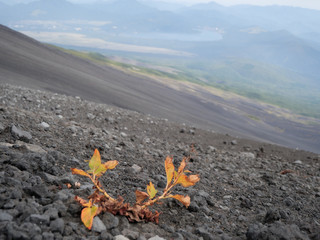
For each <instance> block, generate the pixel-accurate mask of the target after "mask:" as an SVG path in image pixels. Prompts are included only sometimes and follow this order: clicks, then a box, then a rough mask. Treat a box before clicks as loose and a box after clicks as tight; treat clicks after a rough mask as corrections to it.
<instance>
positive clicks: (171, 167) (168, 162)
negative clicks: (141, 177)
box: [164, 157, 174, 187]
mask: <svg viewBox="0 0 320 240" xmlns="http://www.w3.org/2000/svg"><path fill="white" fill-rule="evenodd" d="M164 165H165V169H166V174H167V187H168V186H169V184H170V183H171V181H172V178H173V173H174V165H173V162H172V157H167V158H166V161H165V162H164Z"/></svg>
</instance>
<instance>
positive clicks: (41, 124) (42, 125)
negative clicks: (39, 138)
mask: <svg viewBox="0 0 320 240" xmlns="http://www.w3.org/2000/svg"><path fill="white" fill-rule="evenodd" d="M40 126H41V127H42V128H43V129H49V128H50V125H49V124H48V123H46V122H42V123H40Z"/></svg>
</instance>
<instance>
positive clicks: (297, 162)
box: [293, 160, 302, 165]
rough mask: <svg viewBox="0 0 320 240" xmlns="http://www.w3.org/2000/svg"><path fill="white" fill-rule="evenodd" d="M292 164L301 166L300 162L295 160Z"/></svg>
mask: <svg viewBox="0 0 320 240" xmlns="http://www.w3.org/2000/svg"><path fill="white" fill-rule="evenodd" d="M293 163H294V164H297V165H300V164H302V161H301V160H296V161H294V162H293Z"/></svg>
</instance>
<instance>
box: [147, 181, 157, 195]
mask: <svg viewBox="0 0 320 240" xmlns="http://www.w3.org/2000/svg"><path fill="white" fill-rule="evenodd" d="M147 192H148V195H149V198H150V199H152V198H154V196H155V195H156V194H157V192H158V190H156V189H155V188H154V185H153V184H152V182H150V183H149V185H148V186H147Z"/></svg>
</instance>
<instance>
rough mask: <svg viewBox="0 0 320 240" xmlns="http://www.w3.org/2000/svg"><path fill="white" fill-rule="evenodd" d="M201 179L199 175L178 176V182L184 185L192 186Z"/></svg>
mask: <svg viewBox="0 0 320 240" xmlns="http://www.w3.org/2000/svg"><path fill="white" fill-rule="evenodd" d="M199 181H200V178H199V175H190V176H186V175H184V174H183V175H181V176H180V177H179V178H178V180H177V184H181V185H182V186H184V187H190V186H193V185H195V184H196V183H197V182H199Z"/></svg>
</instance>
